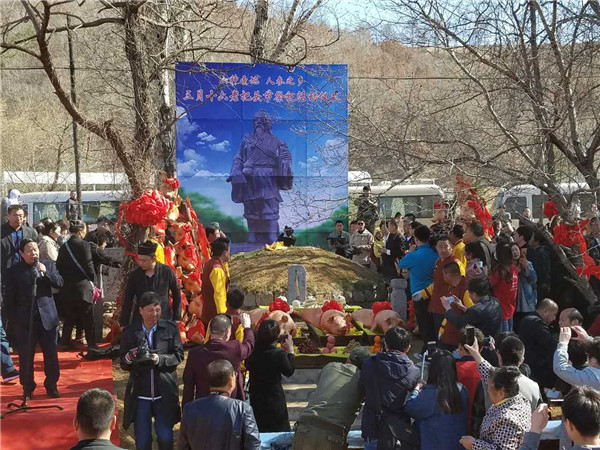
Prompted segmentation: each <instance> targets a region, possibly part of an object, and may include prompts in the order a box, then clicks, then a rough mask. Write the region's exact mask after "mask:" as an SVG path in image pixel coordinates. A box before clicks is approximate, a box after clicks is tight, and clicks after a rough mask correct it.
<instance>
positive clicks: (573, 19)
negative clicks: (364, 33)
mask: <svg viewBox="0 0 600 450" xmlns="http://www.w3.org/2000/svg"><path fill="white" fill-rule="evenodd" d="M377 4H378V5H379V6H380V7H381V8H382V14H381V20H380V22H379V23H378V24H377V26H378V29H385V31H387V33H388V34H392V35H391V36H386V37H387V38H389V39H397V40H401V41H403V42H408V43H410V44H411V45H418V46H420V47H423V48H425V49H426V51H428V52H429V53H431V54H432V55H435V58H436V60H437V64H438V65H439V67H441V68H442V69H441V70H443V71H444V72H445V73H446V74H448V75H449V76H448V78H449V79H448V80H446V81H444V86H443V89H441V88H439V87H438V89H434V90H433V91H431V92H430V93H429V94H428V96H429V99H428V100H429V101H427V99H424V100H425V104H424V106H423V107H422V109H423V111H422V112H421V113H420V116H419V120H418V121H417V122H418V124H416V126H414V127H412V128H411V130H410V132H409V133H402V134H401V135H398V134H396V135H395V137H396V138H397V142H398V143H399V144H400V147H401V148H402V155H403V157H406V158H409V159H411V160H413V161H423V162H424V163H426V164H434V165H437V166H451V167H453V168H456V170H462V171H466V172H471V173H472V172H474V171H475V172H478V173H479V174H481V175H484V176H487V177H488V179H490V180H492V179H495V180H494V181H496V182H499V181H502V180H501V179H502V178H504V180H506V179H507V178H508V180H509V183H512V184H514V185H516V184H533V185H535V186H537V187H539V188H540V189H541V190H542V191H543V192H545V193H546V194H548V195H549V196H550V197H552V198H553V199H555V201H556V202H557V204H558V206H559V208H560V209H561V210H562V211H566V210H567V209H568V205H569V202H570V200H571V198H570V197H568V196H566V195H564V192H563V191H561V190H560V189H559V186H558V184H559V183H561V182H571V181H574V182H578V183H579V185H580V189H578V190H577V192H578V193H582V192H588V193H591V194H593V195H594V196H596V198H598V194H599V192H600V179H599V177H598V169H599V166H598V164H599V158H598V154H599V148H600V121H599V120H598V115H597V112H596V111H595V108H594V105H595V102H596V100H597V98H598V84H597V83H596V81H595V79H596V76H597V67H596V66H597V63H596V61H597V56H598V47H597V45H596V41H597V39H598V32H599V31H600V28H598V15H597V14H598V8H597V2H595V1H591V2H583V3H581V2H576V1H560V2H559V1H557V0H555V1H549V2H545V3H543V4H540V3H539V2H537V1H528V2H513V1H509V0H506V1H504V0H501V1H483V2H481V1H467V2H460V3H448V2H443V1H438V0H384V1H382V2H377ZM382 24H385V25H386V27H382ZM418 125H420V126H418ZM424 125H426V126H424ZM502 184H507V183H506V181H504V183H502Z"/></svg>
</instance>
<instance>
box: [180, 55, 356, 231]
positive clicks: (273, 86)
mask: <svg viewBox="0 0 600 450" xmlns="http://www.w3.org/2000/svg"><path fill="white" fill-rule="evenodd" d="M347 90H348V86H347V67H346V66H345V65H306V66H302V67H295V68H286V67H284V66H277V65H247V64H232V63H228V64H220V63H206V64H201V65H198V64H196V63H178V64H177V75H176V96H177V108H178V114H179V116H180V119H179V120H178V123H177V169H178V175H179V177H180V179H181V182H182V187H183V188H184V189H186V191H195V190H197V191H198V192H200V193H202V195H205V196H208V197H210V198H213V199H215V200H216V202H217V203H218V204H219V206H220V207H221V208H222V211H223V212H224V213H226V214H228V215H231V216H237V217H240V216H241V215H242V212H243V205H241V204H235V203H233V202H232V201H231V198H230V192H231V185H230V184H229V183H226V182H225V180H226V178H227V177H228V176H229V172H230V170H231V164H232V160H233V158H234V156H235V155H236V154H237V153H238V151H239V147H240V143H241V140H242V139H243V136H244V135H246V134H250V133H252V131H253V130H252V127H253V123H252V118H253V117H254V115H255V114H256V113H257V112H258V111H260V110H262V109H264V110H266V111H267V112H268V113H269V114H270V115H271V117H272V118H273V121H274V126H273V134H274V135H276V136H277V137H279V138H280V139H282V140H283V141H285V142H286V143H287V144H288V147H289V150H290V152H291V153H292V161H293V166H292V169H293V172H294V177H295V183H294V190H293V191H287V192H282V195H283V196H284V205H282V209H281V215H282V218H281V221H282V222H285V223H286V224H293V225H295V226H299V225H300V224H301V223H304V222H305V221H306V219H307V218H308V219H309V221H312V222H313V223H318V222H322V221H323V220H325V219H326V218H327V217H325V216H326V215H327V213H326V211H328V210H329V209H331V208H334V207H336V206H340V205H341V203H343V201H342V199H343V198H345V197H346V193H345V192H347V187H346V186H347V171H348V162H347V152H348V148H347V138H346V135H347V122H346V119H347V103H346V95H347ZM207 181H210V182H209V183H207ZM199 182H202V183H201V185H202V187H201V188H200V187H199V186H200V184H199ZM315 202H316V203H315ZM308 203H315V205H313V206H312V207H311V206H310V205H307V204H308ZM288 204H289V205H288ZM291 204H293V205H294V210H293V209H292V208H291ZM324 204H328V205H329V206H325V207H324ZM288 206H289V207H288ZM298 209H302V210H303V212H302V213H299V211H298ZM300 216H302V217H300Z"/></svg>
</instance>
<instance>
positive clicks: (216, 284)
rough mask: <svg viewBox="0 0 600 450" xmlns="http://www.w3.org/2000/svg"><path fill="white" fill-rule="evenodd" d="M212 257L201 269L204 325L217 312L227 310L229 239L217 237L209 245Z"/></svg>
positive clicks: (221, 312) (223, 312)
mask: <svg viewBox="0 0 600 450" xmlns="http://www.w3.org/2000/svg"><path fill="white" fill-rule="evenodd" d="M211 249H212V258H210V259H209V260H208V261H207V262H206V264H205V265H204V269H203V270H202V298H203V299H204V305H203V307H202V322H203V323H204V325H205V326H208V323H209V322H210V321H211V320H212V318H213V317H215V316H216V315H217V314H225V312H226V311H227V291H228V290H229V268H228V267H227V262H228V261H229V258H230V257H231V253H230V249H229V240H228V239H226V238H217V239H215V240H214V242H213V243H212V245H211Z"/></svg>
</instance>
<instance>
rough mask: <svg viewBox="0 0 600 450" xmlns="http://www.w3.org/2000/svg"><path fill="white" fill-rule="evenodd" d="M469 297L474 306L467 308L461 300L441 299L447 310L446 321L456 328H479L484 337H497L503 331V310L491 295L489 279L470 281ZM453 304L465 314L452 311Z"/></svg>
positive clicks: (454, 298) (453, 298)
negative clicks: (468, 326)
mask: <svg viewBox="0 0 600 450" xmlns="http://www.w3.org/2000/svg"><path fill="white" fill-rule="evenodd" d="M467 290H468V291H469V296H470V297H471V300H472V301H473V306H471V307H469V308H467V307H466V306H464V305H463V303H462V301H461V299H458V298H456V297H452V301H450V299H451V297H445V298H443V299H441V302H442V306H443V307H444V309H445V310H446V314H445V317H446V320H448V322H450V323H451V324H452V325H454V326H455V327H456V328H458V329H460V328H464V327H466V326H467V325H470V326H472V327H475V328H479V329H480V330H481V332H482V333H483V335H484V336H496V335H497V334H498V333H500V331H502V308H501V307H500V303H499V302H498V300H497V299H496V298H495V297H492V295H491V285H490V282H489V281H488V279H487V278H473V279H472V280H470V281H469V287H468V288H467ZM452 304H454V305H455V306H456V307H458V308H459V309H460V310H462V311H463V312H464V314H463V315H462V316H461V315H459V314H457V313H456V312H455V311H454V310H453V309H452Z"/></svg>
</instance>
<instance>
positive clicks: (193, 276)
mask: <svg viewBox="0 0 600 450" xmlns="http://www.w3.org/2000/svg"><path fill="white" fill-rule="evenodd" d="M188 278H189V279H190V280H192V281H195V282H196V283H200V284H202V281H201V280H202V276H201V275H200V273H199V272H192V273H190V275H189V277H188Z"/></svg>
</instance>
